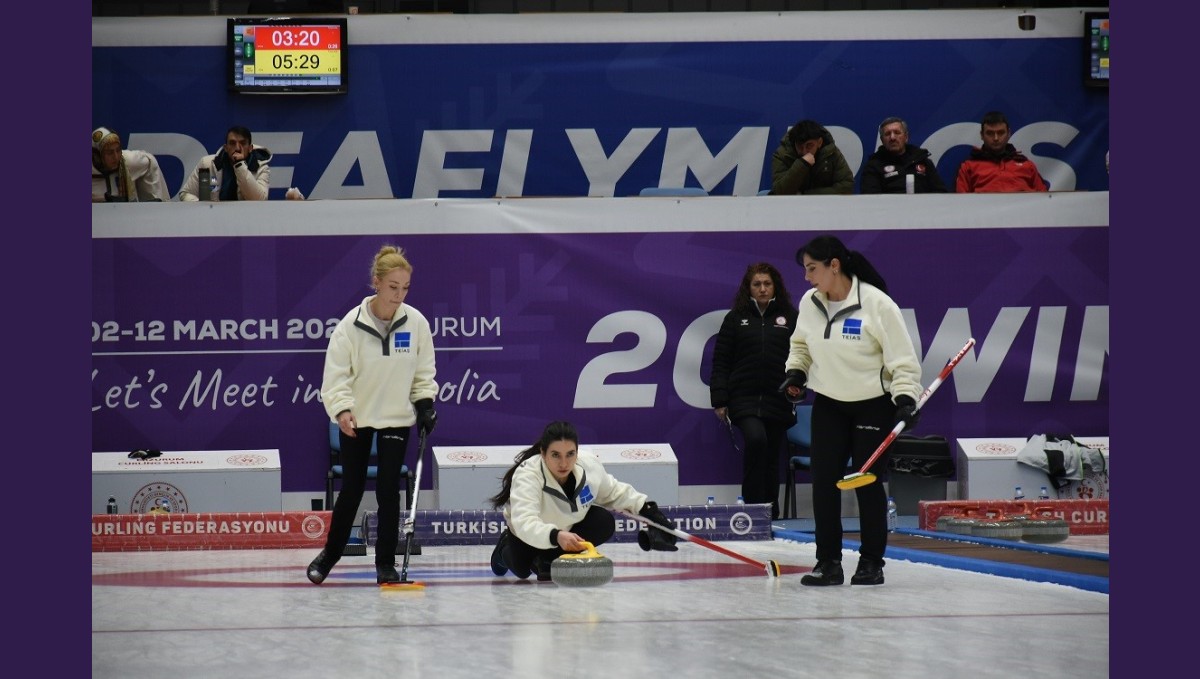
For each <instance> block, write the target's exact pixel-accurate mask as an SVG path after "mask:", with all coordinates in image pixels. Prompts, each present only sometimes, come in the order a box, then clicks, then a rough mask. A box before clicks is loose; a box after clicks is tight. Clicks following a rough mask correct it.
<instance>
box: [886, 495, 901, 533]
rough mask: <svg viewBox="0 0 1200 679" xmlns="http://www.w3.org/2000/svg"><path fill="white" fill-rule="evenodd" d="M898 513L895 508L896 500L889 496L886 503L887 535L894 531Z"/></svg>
mask: <svg viewBox="0 0 1200 679" xmlns="http://www.w3.org/2000/svg"><path fill="white" fill-rule="evenodd" d="M898 511H899V510H898V509H897V508H896V499H895V498H893V497H892V496H890V495H889V496H888V503H887V512H888V517H887V527H888V532H889V533H892V532H894V531H895V530H896V522H897V520H898V519H899V516H898Z"/></svg>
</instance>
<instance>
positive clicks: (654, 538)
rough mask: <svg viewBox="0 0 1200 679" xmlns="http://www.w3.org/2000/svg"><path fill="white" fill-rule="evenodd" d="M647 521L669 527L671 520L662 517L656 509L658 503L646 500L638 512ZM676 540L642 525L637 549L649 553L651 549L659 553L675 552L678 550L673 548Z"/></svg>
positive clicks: (669, 535) (672, 536) (662, 532)
mask: <svg viewBox="0 0 1200 679" xmlns="http://www.w3.org/2000/svg"><path fill="white" fill-rule="evenodd" d="M638 514H641V515H642V516H644V517H646V518H647V519H649V520H651V521H653V522H654V523H657V524H658V525H660V526H668V527H669V526H671V525H672V524H671V520H670V519H668V518H667V517H666V516H665V515H663V513H662V511H661V510H659V508H658V503H656V502H654V501H651V500H647V501H646V504H645V505H643V506H642V511H640V512H638ZM675 542H676V538H675V536H674V535H672V534H671V533H668V532H666V531H665V530H661V529H658V528H653V527H650V526H646V525H645V524H642V529H641V530H640V531H638V547H641V548H642V551H646V552H648V551H650V550H652V549H654V550H657V551H660V552H677V551H679V548H678V547H676V546H675Z"/></svg>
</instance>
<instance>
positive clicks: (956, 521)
mask: <svg viewBox="0 0 1200 679" xmlns="http://www.w3.org/2000/svg"><path fill="white" fill-rule="evenodd" d="M978 512H979V508H978V507H965V508H963V509H962V510H961V513H958V512H956V513H954V514H952V515H950V516H949V517H947V518H946V520H945V521H942V517H938V530H945V531H946V532H947V533H953V534H955V535H970V534H971V528H973V527H974V526H975V524H977V523H979V522H980V521H981V520H982V518H981V517H980V516H979V515H978Z"/></svg>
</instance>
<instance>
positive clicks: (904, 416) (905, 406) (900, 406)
mask: <svg viewBox="0 0 1200 679" xmlns="http://www.w3.org/2000/svg"><path fill="white" fill-rule="evenodd" d="M920 420H921V413H920V412H918V411H917V402H916V401H914V400H913V397H912V396H897V397H896V421H895V422H893V423H892V425H893V426H895V425H896V424H898V423H900V422H903V423H904V431H909V430H910V429H912V428H913V427H915V426H917V422H919V421H920Z"/></svg>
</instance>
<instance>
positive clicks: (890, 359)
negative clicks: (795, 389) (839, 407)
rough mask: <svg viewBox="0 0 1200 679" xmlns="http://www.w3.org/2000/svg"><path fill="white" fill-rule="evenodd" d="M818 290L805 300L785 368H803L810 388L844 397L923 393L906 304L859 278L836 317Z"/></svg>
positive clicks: (851, 286)
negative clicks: (905, 314) (903, 313)
mask: <svg viewBox="0 0 1200 679" xmlns="http://www.w3.org/2000/svg"><path fill="white" fill-rule="evenodd" d="M828 305H829V300H828V298H827V297H826V296H825V295H824V294H823V293H820V292H817V290H816V288H812V289H810V290H809V291H808V292H806V293H804V296H803V297H801V298H800V304H799V307H798V309H799V315H798V316H797V317H796V330H795V331H794V332H793V333H792V348H791V352H790V353H789V354H788V360H787V363H786V364H785V366H784V369H785V370H803V371H804V372H805V373H806V374H807V375H808V388H809V389H811V390H813V391H815V392H817V393H819V394H823V395H825V396H828V397H829V398H832V399H836V400H838V401H846V402H853V401H865V400H868V399H872V398H877V397H879V396H882V395H884V394H891V395H892V400H893V402H894V401H895V397H897V396H900V395H905V396H911V397H912V399H913V400H914V401H915V400H916V399H917V397H918V396H920V395H921V391H922V390H923V387H922V386H921V362H920V361H919V360H917V352H916V350H915V349H913V343H912V338H910V337H909V336H908V329H907V328H906V327H905V325H904V317H903V316H901V314H900V307H899V306H897V305H896V303H895V302H894V301H892V298H891V297H888V296H887V294H885V293H884V292H883V291H882V290H880V289H879V288H876V287H875V286H873V285H871V284H870V283H862V282H860V281H859V280H858V277H857V276H855V277H853V279H852V281H851V284H850V294H849V295H848V296H847V297H846V301H845V304H844V306H842V307H841V308H840V309H839V310H838V311H837V313H836V314H834V316H833V318H829V317H828V315H827V313H826V310H827V309H828V308H829V306H828Z"/></svg>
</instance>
